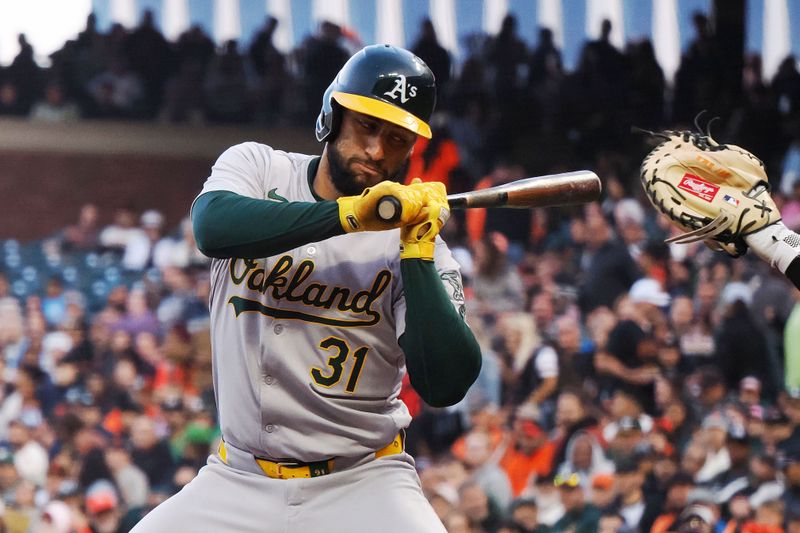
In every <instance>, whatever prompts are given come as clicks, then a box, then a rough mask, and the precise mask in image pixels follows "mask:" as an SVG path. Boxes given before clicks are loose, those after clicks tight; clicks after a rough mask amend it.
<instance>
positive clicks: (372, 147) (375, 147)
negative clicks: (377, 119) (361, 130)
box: [366, 135, 384, 161]
mask: <svg viewBox="0 0 800 533" xmlns="http://www.w3.org/2000/svg"><path fill="white" fill-rule="evenodd" d="M366 152H367V155H368V156H369V157H370V159H372V160H373V161H381V160H383V156H384V149H383V138H382V137H381V136H380V135H370V136H369V138H368V139H367V146H366Z"/></svg>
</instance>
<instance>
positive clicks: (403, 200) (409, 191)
mask: <svg viewBox="0 0 800 533" xmlns="http://www.w3.org/2000/svg"><path fill="white" fill-rule="evenodd" d="M384 196H393V197H395V198H396V199H397V200H398V201H399V202H400V204H401V205H402V213H401V216H400V220H397V221H395V222H385V221H383V220H381V219H379V218H378V217H377V205H378V200H380V199H381V198H382V197H384ZM425 197H426V192H425V190H424V189H420V188H415V187H411V186H409V185H400V184H399V183H395V182H393V181H382V182H380V183H378V184H377V185H375V186H374V187H369V188H368V189H364V192H362V193H361V195H359V196H343V197H342V198H339V199H338V200H336V202H337V203H338V204H339V222H341V224H342V228H344V230H345V231H346V232H347V233H352V232H355V231H383V230H388V229H394V228H399V227H402V226H404V225H406V224H414V223H417V222H421V221H422V220H423V219H422V215H421V211H422V208H423V207H424V206H425Z"/></svg>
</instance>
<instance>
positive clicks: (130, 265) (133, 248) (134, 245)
mask: <svg viewBox="0 0 800 533" xmlns="http://www.w3.org/2000/svg"><path fill="white" fill-rule="evenodd" d="M163 228H164V215H162V214H161V213H159V212H158V211H156V210H154V209H149V210H147V211H145V212H144V213H142V216H141V219H140V230H139V231H134V232H131V234H130V237H129V240H128V241H127V242H126V244H125V253H124V254H123V256H122V265H123V266H124V267H125V268H127V269H129V270H142V269H144V268H148V267H151V266H153V262H154V254H155V251H154V248H155V246H156V243H157V242H158V241H159V240H160V239H161V238H162V237H163V234H162V232H163Z"/></svg>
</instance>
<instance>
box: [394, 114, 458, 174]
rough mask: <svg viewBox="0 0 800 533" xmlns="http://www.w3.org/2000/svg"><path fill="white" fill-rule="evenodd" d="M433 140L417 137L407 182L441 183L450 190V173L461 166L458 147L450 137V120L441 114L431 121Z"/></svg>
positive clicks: (410, 160) (410, 159)
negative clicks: (415, 180) (416, 180)
mask: <svg viewBox="0 0 800 533" xmlns="http://www.w3.org/2000/svg"><path fill="white" fill-rule="evenodd" d="M430 125H431V130H432V132H433V138H431V139H430V140H428V139H426V138H425V137H421V136H417V141H416V143H415V144H414V149H413V151H412V152H411V157H410V158H409V164H408V171H407V173H406V182H407V183H410V182H411V180H413V179H415V178H419V179H421V180H422V181H439V182H441V183H444V185H445V187H447V188H448V190H450V189H451V188H452V187H451V185H450V173H451V172H453V171H454V170H455V169H456V167H457V166H458V164H459V154H458V147H457V146H456V143H455V142H454V141H453V139H451V137H450V128H449V127H448V118H447V116H445V115H442V114H441V113H439V114H436V115H434V117H433V118H432V119H431V124H430Z"/></svg>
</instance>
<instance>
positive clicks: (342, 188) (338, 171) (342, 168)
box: [326, 142, 410, 196]
mask: <svg viewBox="0 0 800 533" xmlns="http://www.w3.org/2000/svg"><path fill="white" fill-rule="evenodd" d="M326 153H327V154H328V170H329V172H330V174H331V181H332V182H333V186H334V187H336V190H337V191H339V192H340V193H342V194H343V195H344V196H358V195H359V194H361V193H362V192H364V189H366V188H367V187H370V186H372V185H374V184H367V183H365V182H364V181H363V180H362V181H359V180H358V179H357V178H356V175H357V174H356V173H355V172H353V171H352V170H350V169H351V168H352V166H353V164H355V163H363V164H365V165H368V166H370V167H372V168H376V169H378V173H379V175H380V179H379V180H378V181H386V180H390V181H396V182H400V181H402V179H403V178H404V177H405V175H406V172H408V165H409V159H410V158H409V157H406V158H405V160H403V164H402V165H400V168H399V169H397V172H394V173H393V174H390V173H389V171H387V170H385V169H383V168H381V167H380V166H379V165H378V164H376V163H374V162H372V161H369V160H364V159H359V158H357V157H350V158H348V159H347V160H345V158H344V156H342V153H341V152H339V149H338V148H337V147H336V143H335V142H333V143H328V150H327V152H326Z"/></svg>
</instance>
